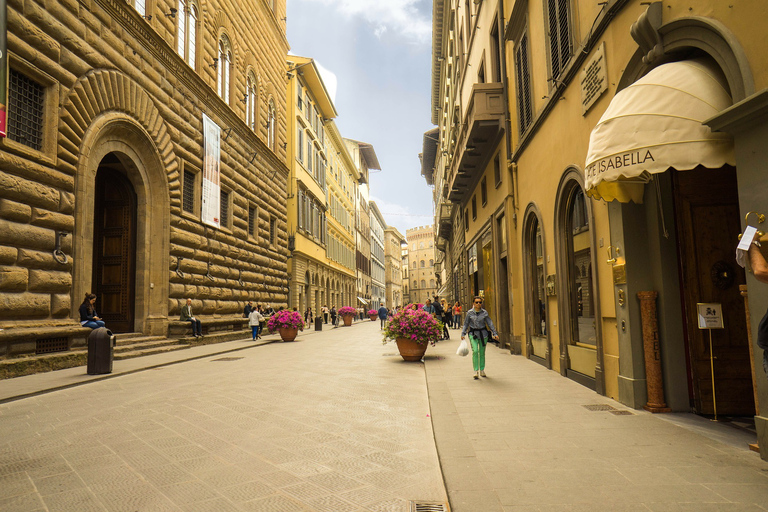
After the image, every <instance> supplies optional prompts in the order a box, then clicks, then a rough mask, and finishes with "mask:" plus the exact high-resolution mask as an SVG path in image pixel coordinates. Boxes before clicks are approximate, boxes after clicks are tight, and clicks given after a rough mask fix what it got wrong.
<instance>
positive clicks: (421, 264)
mask: <svg viewBox="0 0 768 512" xmlns="http://www.w3.org/2000/svg"><path fill="white" fill-rule="evenodd" d="M419 266H420V267H421V268H424V260H421V261H420V262H419Z"/></svg>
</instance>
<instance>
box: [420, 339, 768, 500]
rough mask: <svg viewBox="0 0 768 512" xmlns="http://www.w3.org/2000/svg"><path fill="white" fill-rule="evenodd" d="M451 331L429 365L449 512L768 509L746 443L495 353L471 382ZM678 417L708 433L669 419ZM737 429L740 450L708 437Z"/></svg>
mask: <svg viewBox="0 0 768 512" xmlns="http://www.w3.org/2000/svg"><path fill="white" fill-rule="evenodd" d="M454 333H457V331H451V336H452V337H453V338H454V339H453V340H451V341H449V342H441V343H438V345H437V346H436V347H434V348H430V349H429V350H428V351H427V355H428V357H427V358H426V372H427V381H428V385H429V399H430V405H431V407H432V420H433V425H434V432H435V439H436V443H437V449H438V455H439V457H440V463H441V466H442V470H443V473H444V476H445V485H446V488H447V489H448V493H449V498H450V503H451V510H452V512H497V511H503V512H554V511H563V512H565V511H568V512H581V511H584V512H597V511H610V512H614V511H643V512H648V511H654V512H662V511H678V512H682V511H685V512H713V511H728V512H737V511H738V512H752V511H764V510H768V463H766V462H764V461H762V460H761V459H760V457H759V455H758V454H756V453H754V452H751V451H749V449H748V448H747V443H748V442H750V441H751V442H754V439H752V438H750V437H749V436H748V435H746V436H744V435H742V434H740V433H739V432H738V431H737V430H736V429H734V428H732V427H729V426H727V425H722V424H715V423H712V422H708V421H707V420H703V419H700V418H698V417H696V416H693V415H653V414H651V413H648V412H646V411H643V410H640V411H636V410H628V409H627V408H626V407H624V406H623V405H621V404H620V403H618V402H616V401H613V400H611V399H609V398H606V397H602V396H600V395H597V394H596V393H594V392H593V391H591V390H589V389H587V388H585V387H583V386H581V385H579V384H577V383H575V382H574V381H572V380H570V379H567V378H564V377H561V376H560V374H559V373H557V372H554V371H550V370H547V369H546V368H544V367H543V366H541V365H539V364H537V363H534V362H532V361H529V360H527V359H525V358H523V357H521V356H511V355H510V354H509V352H508V351H503V350H499V349H498V348H496V347H495V346H492V345H489V346H488V351H487V367H486V372H487V374H488V378H485V379H483V378H481V379H480V380H474V379H473V378H472V373H473V372H472V361H471V356H468V357H466V358H462V357H459V356H457V355H456V354H455V351H456V348H457V347H458V339H457V338H458V337H459V336H458V335H457V334H454ZM585 406H595V407H589V408H587V407H585ZM611 409H613V411H611ZM617 413H619V414H617ZM681 416H682V417H683V418H685V419H686V421H693V422H694V424H699V425H702V426H701V427H697V428H696V429H694V428H690V427H686V428H683V427H681V426H678V425H676V424H674V423H672V421H677V420H678V419H679V418H680V417H681ZM731 431H732V432H735V433H737V435H735V438H736V439H738V442H733V443H724V442H721V441H719V440H715V439H713V438H712V437H713V436H714V435H717V436H720V437H722V438H723V439H724V440H727V439H729V438H728V437H727V435H728V434H729V433H730V432H731ZM702 434H706V435H702Z"/></svg>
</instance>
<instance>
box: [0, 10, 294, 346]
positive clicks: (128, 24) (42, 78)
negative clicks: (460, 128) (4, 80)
mask: <svg viewBox="0 0 768 512" xmlns="http://www.w3.org/2000/svg"><path fill="white" fill-rule="evenodd" d="M137 5H138V6H139V8H141V9H145V7H144V4H143V3H142V4H137ZM147 5H148V6H149V10H148V11H146V10H144V11H143V12H139V11H137V9H136V8H135V7H134V6H133V5H131V4H128V3H125V2H117V1H114V0H94V1H92V2H87V3H83V2H73V1H68V0H61V1H55V2H51V3H45V4H43V3H39V2H34V1H24V2H22V1H11V2H8V53H9V75H10V84H9V108H8V114H9V118H8V128H9V130H8V137H7V138H5V139H2V140H0V168H1V169H2V170H1V171H0V329H2V330H1V331H0V353H4V354H16V353H31V352H35V351H40V347H43V346H48V347H50V346H51V345H53V346H55V347H56V349H57V350H66V349H67V348H69V347H71V346H72V345H73V344H76V343H80V342H82V341H83V340H84V338H85V336H86V335H87V332H84V330H83V329H82V328H80V327H79V322H78V320H79V318H78V317H77V308H78V306H79V305H80V303H81V302H82V300H83V297H84V295H85V294H86V293H87V292H91V291H92V292H94V293H96V294H97V296H98V300H97V303H96V309H97V311H98V312H99V313H100V315H101V316H102V317H103V318H104V319H105V320H106V322H107V325H108V326H109V327H111V328H112V329H113V331H115V332H142V333H146V334H155V335H157V334H160V335H163V334H166V333H167V332H168V329H169V325H171V323H172V322H173V321H174V320H177V319H178V315H179V311H180V307H181V304H182V303H183V302H184V301H185V300H186V298H191V299H192V300H193V309H194V311H195V313H196V315H197V316H200V317H201V318H202V320H203V323H204V325H206V324H208V326H209V327H211V328H213V327H214V325H224V324H226V321H227V319H229V318H232V319H235V318H237V317H240V316H241V311H242V307H243V303H244V301H245V300H246V299H252V300H254V301H259V302H265V303H272V304H274V305H280V304H283V305H284V304H285V303H286V299H287V297H286V293H285V291H286V289H287V284H288V283H287V279H286V275H287V274H286V264H287V263H286V262H287V256H288V250H287V236H286V229H285V222H286V207H285V204H286V201H285V195H286V192H285V191H286V179H287V176H288V172H287V168H286V165H285V154H286V152H285V149H286V133H285V111H286V104H285V103H286V102H285V58H286V55H287V50H288V43H287V40H286V37H285V22H284V20H285V12H286V11H285V8H286V6H285V0H275V1H271V2H267V1H263V0H253V1H251V2H247V4H243V3H242V2H232V1H227V0H222V1H219V0H213V1H212V2H207V3H206V5H205V6H203V7H204V8H202V9H201V5H200V4H199V3H197V2H195V1H191V2H185V1H183V0H182V1H180V2H178V3H177V2H169V1H162V0H159V1H157V2H152V3H149V4H147ZM206 127H207V128H208V132H207V135H206V136H204V129H205V128H206ZM217 153H218V155H217ZM216 164H218V165H216ZM217 168H218V169H217ZM217 170H218V172H216V171H217ZM209 171H211V172H212V174H207V173H208V172H209ZM204 177H205V178H206V179H205V180H204ZM208 178H211V179H208ZM204 181H205V184H204ZM209 185H211V186H209ZM204 193H205V194H204ZM214 319H216V320H217V321H216V322H213V321H212V320H214Z"/></svg>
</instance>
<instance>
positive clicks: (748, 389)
mask: <svg viewBox="0 0 768 512" xmlns="http://www.w3.org/2000/svg"><path fill="white" fill-rule="evenodd" d="M675 199H676V216H677V228H678V240H679V242H678V243H679V257H680V265H679V267H680V273H681V281H682V296H683V297H682V299H683V305H684V315H685V322H684V328H685V333H686V343H687V349H688V357H689V360H690V371H689V375H688V378H689V386H690V391H691V395H692V402H693V407H694V409H695V411H696V412H697V413H699V414H712V413H713V412H714V404H713V395H712V371H711V367H710V350H709V332H708V331H706V330H700V329H699V328H698V316H697V307H696V304H697V303H701V302H716V303H720V304H722V309H723V324H724V325H725V328H724V329H717V330H712V347H713V350H712V352H713V353H714V356H715V359H714V382H715V399H716V401H717V414H718V415H726V416H742V415H743V416H752V415H753V414H754V413H755V410H754V401H753V393H752V377H751V375H752V374H751V371H750V360H749V346H748V338H747V330H746V322H745V316H744V315H745V311H744V299H743V298H742V297H741V295H740V293H739V285H740V284H744V283H745V275H744V269H742V268H741V267H739V266H738V265H737V264H736V261H735V250H736V244H737V243H738V240H737V237H738V235H739V233H740V232H741V229H740V228H741V224H740V222H739V217H740V214H739V203H738V200H739V198H738V191H737V186H736V171H735V169H733V168H730V167H726V168H722V169H715V170H710V169H703V168H698V169H694V170H692V171H684V172H676V173H675Z"/></svg>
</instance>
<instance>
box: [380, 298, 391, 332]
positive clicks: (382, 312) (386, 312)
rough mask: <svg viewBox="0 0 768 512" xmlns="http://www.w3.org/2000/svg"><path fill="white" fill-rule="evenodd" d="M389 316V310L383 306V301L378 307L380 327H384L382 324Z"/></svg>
mask: <svg viewBox="0 0 768 512" xmlns="http://www.w3.org/2000/svg"><path fill="white" fill-rule="evenodd" d="M388 316H389V310H388V309H387V308H386V306H384V303H383V302H382V303H381V306H380V307H379V322H381V328H380V329H384V324H386V323H387V317H388Z"/></svg>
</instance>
